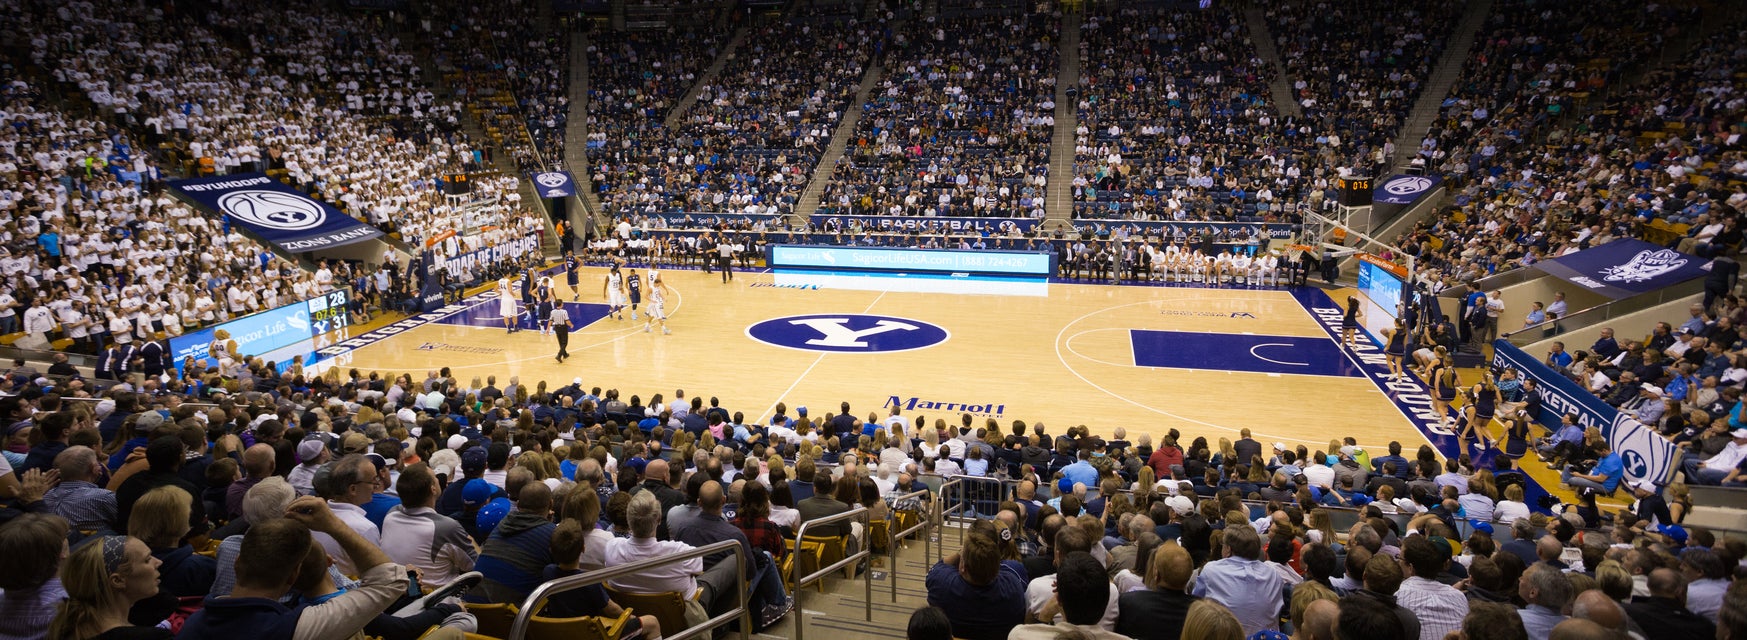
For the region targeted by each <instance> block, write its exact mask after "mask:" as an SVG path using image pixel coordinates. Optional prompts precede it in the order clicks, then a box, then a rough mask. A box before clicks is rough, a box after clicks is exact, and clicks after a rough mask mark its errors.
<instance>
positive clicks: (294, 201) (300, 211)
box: [169, 173, 382, 253]
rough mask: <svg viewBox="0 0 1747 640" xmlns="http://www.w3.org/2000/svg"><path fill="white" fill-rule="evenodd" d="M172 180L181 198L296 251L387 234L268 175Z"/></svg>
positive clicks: (260, 236)
mask: <svg viewBox="0 0 1747 640" xmlns="http://www.w3.org/2000/svg"><path fill="white" fill-rule="evenodd" d="M169 184H170V189H171V190H173V191H174V193H176V194H177V195H178V196H180V197H181V198H182V199H184V200H186V201H188V202H191V203H193V204H196V205H199V206H200V207H202V208H205V209H206V210H208V211H211V212H214V213H217V214H220V215H222V216H224V217H225V219H226V220H229V221H230V223H231V224H233V225H236V226H239V227H242V229H243V230H244V231H247V232H249V233H250V234H252V235H254V236H255V237H256V238H259V239H260V240H261V241H262V242H266V243H269V244H272V245H274V246H277V247H279V248H281V249H284V250H286V251H290V252H292V253H306V252H310V251H320V250H323V249H333V248H335V247H341V246H345V245H348V244H352V243H355V242H363V241H365V240H372V239H375V238H378V237H381V236H382V231H381V230H378V229H377V228H376V227H372V226H370V225H367V224H364V223H362V222H359V221H357V220H355V219H353V218H352V217H351V216H348V215H346V214H345V213H343V212H341V211H340V210H339V209H335V208H333V207H332V206H330V205H328V204H326V203H323V202H318V201H316V200H314V199H312V198H310V197H309V196H306V195H304V194H303V193H301V192H299V191H298V190H296V189H293V188H291V187H288V186H285V184H283V183H281V182H279V181H278V180H274V179H272V178H269V177H267V175H266V174H264V173H243V174H236V175H228V176H219V177H215V178H194V179H191V180H176V181H173V182H171V183H169Z"/></svg>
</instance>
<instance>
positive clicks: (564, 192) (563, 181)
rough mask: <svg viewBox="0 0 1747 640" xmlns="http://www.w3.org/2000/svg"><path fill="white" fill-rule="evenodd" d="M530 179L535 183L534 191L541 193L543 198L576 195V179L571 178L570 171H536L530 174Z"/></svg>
mask: <svg viewBox="0 0 1747 640" xmlns="http://www.w3.org/2000/svg"><path fill="white" fill-rule="evenodd" d="M528 179H529V180H533V181H534V190H535V191H538V192H540V197H542V198H568V197H570V196H574V195H576V179H574V178H571V177H570V172H569V171H535V172H532V173H529V174H528Z"/></svg>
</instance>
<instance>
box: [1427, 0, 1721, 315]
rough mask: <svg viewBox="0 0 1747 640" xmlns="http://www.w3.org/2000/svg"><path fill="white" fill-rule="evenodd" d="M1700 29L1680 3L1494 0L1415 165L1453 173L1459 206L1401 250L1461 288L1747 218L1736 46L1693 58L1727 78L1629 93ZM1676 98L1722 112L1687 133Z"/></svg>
mask: <svg viewBox="0 0 1747 640" xmlns="http://www.w3.org/2000/svg"><path fill="white" fill-rule="evenodd" d="M1693 25H1694V21H1693V18H1692V14H1690V13H1689V11H1688V10H1687V9H1683V8H1679V7H1677V6H1674V5H1640V4H1635V3H1616V2H1602V3H1595V4H1591V5H1585V6H1584V7H1581V8H1574V9H1573V10H1572V11H1554V10H1549V9H1548V8H1547V7H1544V6H1541V5H1539V4H1538V3H1531V2H1518V1H1510V2H1498V3H1494V5H1493V7H1492V13H1491V14H1490V16H1489V17H1488V19H1487V22H1486V23H1485V25H1484V26H1483V27H1482V28H1481V30H1480V32H1479V33H1478V34H1477V35H1476V41H1475V51H1474V53H1473V55H1471V56H1470V58H1469V60H1468V63H1467V65H1466V66H1465V67H1464V69H1463V75H1462V77H1461V79H1460V80H1459V81H1458V82H1457V84H1456V86H1455V88H1454V89H1453V90H1452V91H1451V94H1450V96H1449V97H1447V98H1446V99H1445V100H1444V103H1443V107H1442V112H1441V115H1440V118H1439V121H1438V122H1437V123H1436V124H1435V125H1434V126H1433V129H1432V132H1431V134H1430V135H1429V136H1428V137H1427V140H1426V142H1425V143H1424V144H1423V145H1422V147H1421V149H1420V150H1419V159H1418V160H1416V161H1415V162H1416V163H1417V164H1421V165H1422V166H1424V167H1426V168H1427V169H1428V170H1430V171H1432V172H1434V173H1437V174H1440V175H1443V176H1445V177H1446V179H1447V180H1448V181H1449V185H1450V187H1451V193H1452V194H1454V203H1455V206H1454V207H1452V208H1450V209H1448V210H1446V211H1444V212H1442V213H1441V214H1440V215H1439V216H1437V217H1436V218H1435V219H1433V220H1430V221H1427V222H1425V223H1422V224H1420V225H1419V226H1418V227H1416V228H1415V229H1413V230H1410V231H1409V232H1407V233H1404V234H1403V235H1402V236H1401V237H1400V238H1399V239H1398V242H1397V246H1401V247H1403V248H1405V249H1406V250H1407V251H1408V252H1409V253H1413V254H1415V255H1416V256H1418V258H1419V260H1420V263H1421V264H1424V265H1427V266H1428V267H1431V268H1436V269H1438V271H1439V272H1438V274H1436V275H1435V276H1434V277H1441V278H1444V279H1446V280H1448V281H1450V282H1454V283H1461V282H1467V281H1469V280H1471V279H1473V278H1475V277H1483V276H1485V275H1488V274H1492V273H1496V272H1500V271H1506V270H1509V269H1513V268H1517V267H1520V266H1526V265H1527V264H1530V263H1533V262H1534V261H1536V260H1539V259H1543V258H1548V257H1557V256H1559V255H1563V254H1566V253H1570V252H1573V251H1577V250H1580V249H1584V248H1588V247H1592V246H1598V245H1600V244H1603V243H1606V242H1608V241H1610V240H1612V239H1615V238H1621V237H1634V236H1644V237H1655V236H1653V235H1651V233H1650V225H1652V224H1658V226H1661V227H1662V228H1663V229H1669V228H1670V227H1668V226H1666V225H1667V224H1668V223H1670V222H1681V223H1690V222H1700V223H1701V224H1699V225H1695V226H1694V229H1698V228H1701V227H1704V226H1707V224H1708V223H1710V222H1717V223H1718V224H1722V219H1723V218H1732V217H1734V212H1733V211H1732V210H1733V209H1734V205H1736V204H1739V203H1740V202H1741V201H1742V199H1743V198H1747V196H1742V195H1739V194H1740V192H1741V189H1740V186H1739V184H1738V182H1737V183H1735V184H1731V183H1730V181H1729V180H1728V179H1721V178H1728V176H1729V172H1731V171H1733V170H1734V169H1735V167H1733V166H1732V165H1734V164H1736V163H1739V162H1740V161H1741V156H1740V147H1739V145H1738V138H1737V136H1738V134H1737V133H1736V132H1735V131H1734V130H1733V129H1734V127H1733V122H1732V121H1730V120H1729V119H1728V118H1727V117H1726V116H1724V115H1723V114H1725V113H1727V112H1729V111H1730V110H1731V109H1734V110H1735V112H1736V113H1739V111H1738V109H1739V106H1740V105H1739V101H1738V100H1734V101H1733V102H1731V100H1732V98H1731V97H1730V96H1734V95H1738V93H1739V91H1738V90H1737V88H1738V87H1737V85H1738V84H1739V81H1738V80H1736V79H1734V78H1733V73H1734V72H1735V71H1736V70H1737V68H1735V67H1733V66H1732V65H1733V62H1731V61H1732V60H1735V59H1736V58H1737V56H1734V55H1733V54H1734V52H1735V50H1736V49H1737V47H1736V46H1735V45H1734V43H1733V42H1732V41H1729V40H1728V39H1727V38H1723V39H1710V40H1707V41H1702V42H1700V43H1698V44H1697V45H1696V47H1695V49H1693V51H1692V53H1691V54H1690V55H1689V60H1688V61H1687V62H1683V63H1680V64H1679V65H1677V68H1690V67H1687V66H1686V65H1689V64H1710V63H1716V64H1719V65H1724V68H1720V69H1717V70H1715V71H1714V73H1716V74H1718V75H1710V74H1706V76H1705V77H1707V78H1711V79H1713V80H1714V82H1709V83H1704V84H1703V85H1696V83H1693V82H1686V81H1682V82H1678V83H1664V80H1666V78H1662V79H1658V78H1661V77H1660V76H1650V77H1647V78H1644V80H1646V81H1653V82H1654V84H1651V83H1649V82H1646V83H1643V84H1637V85H1630V86H1621V80H1622V73H1623V72H1624V70H1625V69H1626V67H1627V65H1629V64H1631V63H1633V62H1635V61H1642V60H1645V59H1649V58H1651V57H1652V56H1653V55H1655V54H1656V53H1657V52H1659V51H1661V50H1662V47H1663V44H1664V43H1665V42H1666V41H1667V39H1668V38H1669V37H1671V36H1672V35H1674V34H1678V33H1680V32H1681V31H1680V30H1681V29H1690V28H1693ZM1604 92H1605V94H1606V95H1607V96H1608V97H1607V99H1606V100H1601V99H1598V96H1599V95H1601V94H1602V93H1604ZM1713 96H1716V97H1717V98H1716V99H1715V100H1712V97H1713ZM1676 103H1678V104H1688V105H1690V104H1694V103H1705V104H1708V105H1710V106H1709V107H1707V109H1709V110H1708V111H1701V112H1697V113H1704V114H1707V115H1706V116H1703V120H1704V121H1703V122H1702V123H1701V122H1696V121H1694V122H1690V124H1691V126H1690V127H1687V126H1685V125H1686V124H1688V123H1687V122H1684V121H1683V122H1682V125H1681V128H1680V130H1679V131H1678V132H1674V133H1671V132H1669V131H1667V130H1666V129H1665V125H1666V123H1667V121H1668V120H1667V119H1665V118H1664V117H1663V116H1662V113H1667V112H1668V111H1669V108H1670V107H1669V106H1668V105H1672V104H1676ZM1730 104H1734V106H1733V107H1730V106H1729V105H1730ZM1659 112H1660V113H1659ZM1697 113H1695V114H1694V115H1695V116H1696V115H1697ZM1683 117H1684V116H1683ZM1710 162H1718V163H1719V164H1718V165H1714V166H1713V165H1710V164H1709V163H1710ZM1701 174H1702V175H1703V176H1706V177H1715V178H1719V179H1708V180H1700V179H1695V178H1694V176H1695V175H1701ZM1725 203H1727V204H1728V205H1729V206H1728V207H1726V208H1725V207H1723V206H1722V205H1724V204H1725ZM1701 213H1708V214H1714V217H1710V216H1707V217H1706V219H1705V220H1702V221H1701V220H1699V215H1700V214H1701ZM1658 220H1660V221H1661V223H1657V221H1658ZM1671 235H1677V234H1673V233H1672V232H1671ZM1707 237H1708V236H1707ZM1660 239H1663V240H1665V239H1666V238H1660Z"/></svg>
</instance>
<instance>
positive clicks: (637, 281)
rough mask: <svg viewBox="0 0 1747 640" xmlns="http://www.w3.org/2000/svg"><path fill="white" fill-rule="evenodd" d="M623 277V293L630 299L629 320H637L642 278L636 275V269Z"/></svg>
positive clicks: (640, 300)
mask: <svg viewBox="0 0 1747 640" xmlns="http://www.w3.org/2000/svg"><path fill="white" fill-rule="evenodd" d="M630 271H631V274H630V275H627V276H625V291H626V293H627V294H629V296H630V298H631V319H632V320H636V319H637V304H638V303H641V302H643V276H640V275H637V270H636V269H631V270H630Z"/></svg>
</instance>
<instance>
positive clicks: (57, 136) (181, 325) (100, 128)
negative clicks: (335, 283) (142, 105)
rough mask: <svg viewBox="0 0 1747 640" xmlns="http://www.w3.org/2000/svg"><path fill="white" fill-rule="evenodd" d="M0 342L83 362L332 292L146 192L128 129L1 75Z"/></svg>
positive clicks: (152, 178)
mask: <svg viewBox="0 0 1747 640" xmlns="http://www.w3.org/2000/svg"><path fill="white" fill-rule="evenodd" d="M0 84H3V85H4V87H3V88H0V105H4V106H3V107H0V121H3V122H5V123H6V125H7V126H5V127H4V128H3V129H0V194H3V195H0V211H4V212H5V217H6V222H5V225H4V234H3V240H4V247H3V249H0V263H4V264H3V265H0V271H3V272H4V275H3V276H0V334H12V333H15V332H22V333H24V334H25V338H24V341H23V342H22V343H21V345H20V346H29V347H34V348H38V349H47V348H48V347H49V346H50V344H51V343H56V342H60V341H62V340H66V341H70V342H71V344H70V345H68V344H67V343H61V346H63V347H67V348H72V349H74V350H78V351H84V352H88V353H95V352H96V351H97V350H99V349H101V348H103V346H104V345H105V344H107V343H114V342H119V343H123V344H127V343H133V342H143V341H149V340H154V339H159V338H162V337H165V336H175V335H181V334H182V333H183V332H184V331H185V330H191V329H194V328H198V327H201V326H205V325H208V324H211V323H213V322H217V321H221V320H224V319H226V318H229V317H232V316H234V315H244V314H248V313H252V312H254V311H258V310H261V309H267V308H272V307H275V306H278V305H282V304H289V303H291V302H296V301H300V300H304V299H306V298H309V297H313V296H314V295H316V294H317V293H320V292H321V291H325V290H327V289H328V288H331V286H332V282H325V283H324V282H319V281H318V280H317V278H316V277H315V275H314V274H312V273H310V272H308V271H305V270H304V269H302V268H300V267H298V266H297V265H294V264H291V263H289V262H286V261H284V260H281V259H279V258H277V257H275V256H274V255H273V254H272V253H270V252H268V251H267V250H266V249H265V248H264V247H262V246H261V245H259V244H257V243H255V242H254V241H251V240H248V239H246V238H244V237H243V236H242V235H241V234H238V233H236V232H234V231H231V230H228V229H225V228H223V227H222V226H220V225H218V224H216V223H214V222H212V221H211V220H209V219H208V218H207V217H206V216H204V215H202V214H201V213H199V212H196V211H195V210H194V209H192V208H191V207H189V206H188V205H186V204H183V203H181V202H178V201H176V200H175V199H173V198H171V197H170V196H169V195H168V194H167V193H164V192H163V191H161V190H151V189H149V187H148V185H149V184H150V183H154V182H157V181H159V180H160V179H161V178H162V177H163V176H164V174H163V173H162V172H161V171H160V170H159V169H158V168H157V167H156V166H155V163H154V162H153V161H152V159H151V158H150V156H149V155H148V153H147V152H146V150H145V149H143V148H141V147H140V146H138V145H137V143H136V142H135V139H136V138H134V137H133V136H132V135H130V134H129V133H128V132H127V131H125V130H123V129H120V128H118V127H116V126H115V125H114V124H112V123H107V122H103V121H98V120H91V119H84V118H74V117H69V116H68V115H66V114H64V113H61V112H59V111H57V110H55V109H53V108H51V107H49V106H48V105H47V104H46V102H45V101H44V100H43V98H42V95H41V91H40V89H39V88H37V87H33V86H31V85H29V84H27V83H25V82H23V81H21V80H19V79H17V78H16V77H11V78H0Z"/></svg>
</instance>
